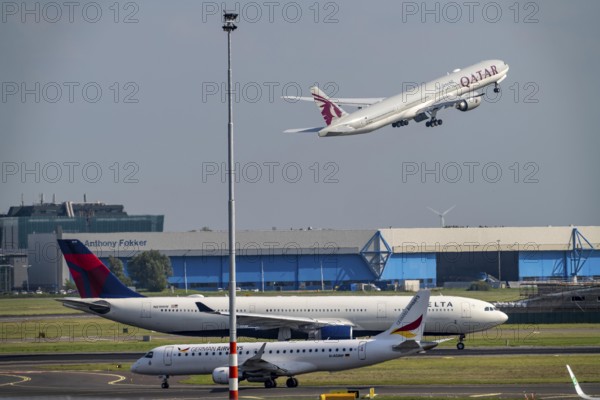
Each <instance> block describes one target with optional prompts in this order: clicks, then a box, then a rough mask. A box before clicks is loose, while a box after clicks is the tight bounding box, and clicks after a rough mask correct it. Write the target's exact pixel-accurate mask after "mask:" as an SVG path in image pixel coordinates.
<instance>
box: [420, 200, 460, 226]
mask: <svg viewBox="0 0 600 400" xmlns="http://www.w3.org/2000/svg"><path fill="white" fill-rule="evenodd" d="M454 207H456V204H455V205H453V206H452V207H450V208H449V209H447V210H446V211H444V212H442V213H441V212H439V211H437V210H434V209H433V208H431V207H427V208H429V210H431V212H433V213H434V214H436V215H437V216H439V217H440V222H441V224H442V228H445V227H446V223H445V222H444V215H446V214H448V213H449V212H450V211H452V209H454Z"/></svg>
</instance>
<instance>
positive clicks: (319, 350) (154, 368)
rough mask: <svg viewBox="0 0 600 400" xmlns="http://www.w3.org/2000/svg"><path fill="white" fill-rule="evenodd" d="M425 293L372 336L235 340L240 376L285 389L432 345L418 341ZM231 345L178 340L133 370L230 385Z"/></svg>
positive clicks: (165, 379)
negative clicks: (303, 379)
mask: <svg viewBox="0 0 600 400" xmlns="http://www.w3.org/2000/svg"><path fill="white" fill-rule="evenodd" d="M428 303H429V291H428V290H420V291H419V292H418V293H417V294H416V295H415V296H414V297H412V299H411V300H410V302H409V303H408V305H407V306H406V308H405V309H404V310H403V311H402V313H400V317H399V318H398V319H397V320H396V321H395V322H394V323H393V324H392V325H391V326H390V327H389V328H388V329H387V330H386V331H384V332H383V333H380V334H379V335H377V336H375V337H374V338H372V339H352V340H340V341H336V340H333V341H332V340H319V341H303V342H268V343H256V342H252V343H237V355H238V365H239V368H238V379H239V380H240V381H242V380H247V381H248V382H263V383H264V385H265V387H266V388H274V387H276V386H277V380H276V379H277V378H278V377H281V376H287V377H288V379H287V380H286V386H287V387H296V386H298V379H296V378H295V376H296V375H300V374H306V373H309V372H317V371H330V372H331V371H342V370H347V369H353V368H360V367H366V366H368V365H373V364H378V363H382V362H385V361H389V360H393V359H395V358H399V357H405V356H408V355H413V354H416V353H419V352H423V351H426V350H430V349H433V348H434V347H436V346H437V345H438V342H422V341H421V339H422V336H423V329H424V323H423V320H424V319H425V317H426V315H427V305H428ZM229 348H230V347H229V344H179V345H167V346H160V347H156V348H154V349H152V350H150V351H149V352H148V353H146V355H144V357H142V358H140V359H139V360H137V361H136V362H135V363H134V364H133V365H132V366H131V371H132V372H134V373H136V374H144V375H155V376H160V377H161V378H162V379H163V382H162V385H161V386H162V387H163V388H164V389H166V388H168V387H169V382H168V379H169V377H170V376H173V375H208V374H212V378H213V381H214V382H215V383H219V384H228V383H229V368H228V365H229V361H228V359H229Z"/></svg>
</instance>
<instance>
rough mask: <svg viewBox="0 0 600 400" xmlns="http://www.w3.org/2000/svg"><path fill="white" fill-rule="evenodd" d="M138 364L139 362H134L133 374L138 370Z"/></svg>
mask: <svg viewBox="0 0 600 400" xmlns="http://www.w3.org/2000/svg"><path fill="white" fill-rule="evenodd" d="M138 364H139V361H136V362H134V363H133V364H131V372H133V373H136V372H137V370H138Z"/></svg>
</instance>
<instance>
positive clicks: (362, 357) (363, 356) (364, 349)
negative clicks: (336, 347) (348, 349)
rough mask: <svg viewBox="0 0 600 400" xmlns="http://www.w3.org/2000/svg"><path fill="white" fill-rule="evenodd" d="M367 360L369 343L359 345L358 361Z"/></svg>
mask: <svg viewBox="0 0 600 400" xmlns="http://www.w3.org/2000/svg"><path fill="white" fill-rule="evenodd" d="M366 358H367V342H360V343H358V359H359V360H365V359H366Z"/></svg>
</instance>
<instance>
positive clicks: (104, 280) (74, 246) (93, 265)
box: [58, 239, 144, 299]
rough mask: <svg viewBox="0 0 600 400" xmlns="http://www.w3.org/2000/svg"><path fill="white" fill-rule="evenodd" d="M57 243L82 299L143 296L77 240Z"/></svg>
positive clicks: (62, 240) (64, 240) (65, 240)
mask: <svg viewBox="0 0 600 400" xmlns="http://www.w3.org/2000/svg"><path fill="white" fill-rule="evenodd" d="M58 245H59V247H60V250H61V251H62V253H63V256H64V257H65V260H66V261H67V265H68V266H69V271H70V272H71V276H72V277H73V280H74V281H75V285H77V290H78V291H79V296H80V297H81V298H82V299H86V298H96V297H100V298H126V297H144V296H142V295H141V294H139V293H136V292H134V291H133V290H131V289H129V288H128V287H127V286H125V285H124V284H123V283H122V282H121V281H120V280H119V279H118V278H117V277H116V276H115V275H114V274H113V273H112V272H110V270H109V269H108V267H107V266H106V265H104V264H103V263H102V261H100V259H98V257H96V255H95V254H94V253H92V252H91V251H90V249H88V248H87V247H86V246H85V245H84V244H83V243H81V242H80V241H79V240H77V239H61V240H58Z"/></svg>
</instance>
